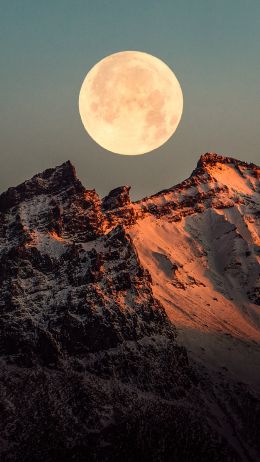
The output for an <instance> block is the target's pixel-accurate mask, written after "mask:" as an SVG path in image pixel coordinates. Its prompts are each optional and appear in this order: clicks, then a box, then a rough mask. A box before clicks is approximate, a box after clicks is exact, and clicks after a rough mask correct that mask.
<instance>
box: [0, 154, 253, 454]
mask: <svg viewBox="0 0 260 462" xmlns="http://www.w3.org/2000/svg"><path fill="white" fill-rule="evenodd" d="M259 177H260V170H259V168H258V167H257V166H255V165H253V164H246V163H245V162H241V161H238V160H234V159H231V158H228V157H222V156H218V155H216V154H212V153H207V154H205V155H204V156H202V157H201V159H200V160H199V162H198V166H197V168H196V169H195V170H194V172H193V173H192V175H191V176H190V178H189V179H187V180H185V181H184V182H182V183H181V184H179V185H177V186H174V187H172V188H170V189H167V190H165V191H161V192H160V193H158V194H156V195H154V196H151V197H149V198H145V199H143V200H141V201H138V202H136V203H132V202H131V200H130V197H129V189H130V188H129V187H128V186H123V187H119V188H116V189H115V190H113V191H111V192H110V193H109V194H108V196H106V197H105V198H103V200H101V199H100V198H99V197H98V195H97V193H96V192H95V191H93V190H87V189H85V188H84V187H83V186H82V184H81V183H80V181H79V180H78V179H77V177H76V174H75V170H74V167H73V166H72V165H71V163H70V162H66V163H64V164H63V165H61V166H59V167H57V168H55V169H49V170H46V171H45V172H43V173H41V174H38V175H36V176H35V177H33V178H32V179H31V180H28V181H26V182H25V183H23V184H22V185H20V186H18V187H16V188H10V189H9V190H8V191H7V192H5V193H3V194H2V195H1V196H0V284H1V293H0V310H1V317H0V334H1V335H0V355H1V362H0V366H1V384H0V406H1V413H0V415H1V417H0V427H1V432H0V448H1V449H0V452H1V457H2V459H1V460H4V461H5V460H6V461H16V460H20V461H27V460H30V461H34V460H37V461H44V462H48V461H59V460H62V461H66V460H67V461H70V460H74V461H83V460H84V461H85V460H90V461H92V460H93V461H101V460H102V461H103V460H104V461H122V460H126V461H139V460H140V461H146V460H147V461H148V460H149V461H175V460H176V461H178V462H180V461H208V460H209V459H211V460H213V461H222V460H223V461H257V460H259V457H260V446H259V441H260V438H259V436H260V435H259V423H260V421H259V415H260V405H259V393H260V349H259V339H260V330H259V326H260V311H259V309H260V279H259V274H260V265H259V257H260V240H259V226H260V220H259V218H260V185H259Z"/></svg>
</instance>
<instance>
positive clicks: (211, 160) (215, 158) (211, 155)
mask: <svg viewBox="0 0 260 462" xmlns="http://www.w3.org/2000/svg"><path fill="white" fill-rule="evenodd" d="M219 163H220V164H234V165H235V166H238V165H240V166H242V167H249V168H258V167H257V166H256V165H255V164H253V163H252V162H250V163H249V162H245V161H242V160H239V159H235V158H234V157H229V156H223V155H221V154H217V153H216V152H206V153H205V154H202V155H201V156H200V158H199V160H198V163H197V167H196V169H195V170H194V171H193V172H192V175H194V174H196V173H197V169H201V168H204V167H207V166H213V165H216V164H219Z"/></svg>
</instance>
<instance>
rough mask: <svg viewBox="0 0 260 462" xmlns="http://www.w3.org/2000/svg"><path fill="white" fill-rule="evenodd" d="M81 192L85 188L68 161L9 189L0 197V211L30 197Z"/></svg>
mask: <svg viewBox="0 0 260 462" xmlns="http://www.w3.org/2000/svg"><path fill="white" fill-rule="evenodd" d="M71 189H72V190H73V192H76V193H79V192H83V191H84V190H85V188H84V187H83V185H82V184H81V182H80V180H79V179H78V178H77V176H76V171H75V168H74V166H73V165H72V163H71V162H70V160H68V161H67V162H64V163H63V164H61V165H58V166H57V167H54V168H49V169H47V170H44V171H43V172H42V173H38V174H36V175H34V176H33V177H32V178H31V179H30V180H27V181H25V182H23V183H21V184H20V185H18V186H16V187H11V188H9V189H8V190H7V191H6V192H4V193H2V194H1V195H0V211H2V212H4V211H6V210H8V209H10V208H11V207H13V206H15V205H17V204H18V203H20V202H22V201H24V200H27V199H30V198H31V197H35V196H39V195H45V194H49V195H52V194H55V193H58V192H62V191H63V190H71Z"/></svg>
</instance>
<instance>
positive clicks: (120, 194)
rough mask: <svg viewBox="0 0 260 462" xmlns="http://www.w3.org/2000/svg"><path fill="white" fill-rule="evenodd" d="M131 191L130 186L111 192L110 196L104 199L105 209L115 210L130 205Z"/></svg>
mask: <svg viewBox="0 0 260 462" xmlns="http://www.w3.org/2000/svg"><path fill="white" fill-rule="evenodd" d="M129 191H130V186H120V187H119V188H116V189H113V190H112V191H110V193H109V194H108V196H106V197H104V199H103V202H102V205H103V209H104V210H113V209H118V208H119V207H125V206H126V205H128V204H130V197H129Z"/></svg>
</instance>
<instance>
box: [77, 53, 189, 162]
mask: <svg viewBox="0 0 260 462" xmlns="http://www.w3.org/2000/svg"><path fill="white" fill-rule="evenodd" d="M182 109H183V96H182V90H181V87H180V84H179V82H178V80H177V78H176V77H175V75H174V73H173V71H172V70H171V69H170V68H169V67H168V66H167V65H166V64H165V63H164V62H163V61H161V60H160V59H158V58H156V57H154V56H152V55H150V54H147V53H143V52H140V51H122V52H119V53H114V54H112V55H110V56H107V57H106V58H104V59H102V60H101V61H99V62H98V63H97V64H95V66H94V67H92V69H90V71H89V72H88V74H87V75H86V77H85V79H84V81H83V84H82V87H81V90H80V94H79V112H80V116H81V119H82V123H83V125H84V127H85V129H86V131H87V132H88V134H89V135H90V136H91V138H93V139H94V140H95V141H96V143H98V144H99V145H100V146H102V147H103V148H105V149H107V150H108V151H112V152H114V153H117V154H125V155H137V154H144V153H146V152H150V151H152V150H154V149H156V148H158V147H160V146H162V144H164V143H165V142H166V141H167V140H168V139H169V138H170V137H171V136H172V135H173V133H174V132H175V130H176V128H177V126H178V124H179V122H180V119H181V115H182Z"/></svg>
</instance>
